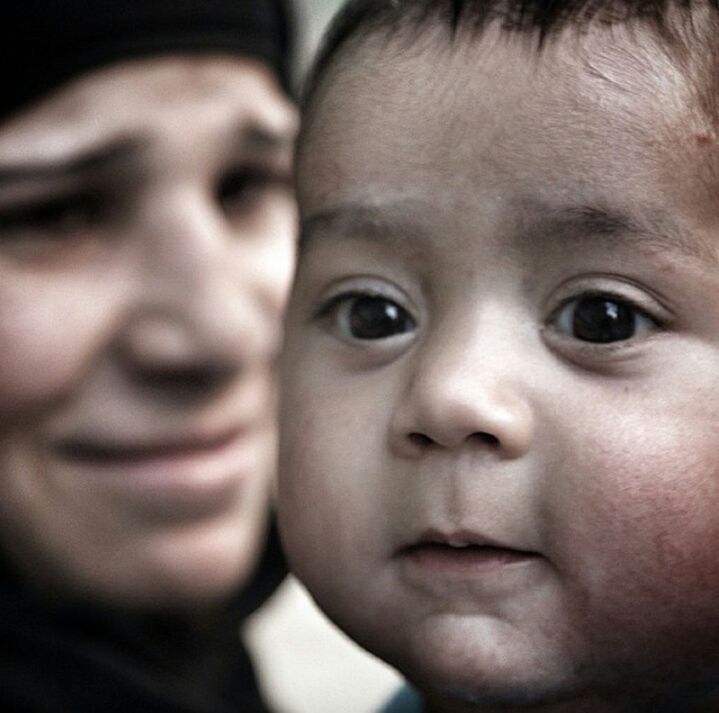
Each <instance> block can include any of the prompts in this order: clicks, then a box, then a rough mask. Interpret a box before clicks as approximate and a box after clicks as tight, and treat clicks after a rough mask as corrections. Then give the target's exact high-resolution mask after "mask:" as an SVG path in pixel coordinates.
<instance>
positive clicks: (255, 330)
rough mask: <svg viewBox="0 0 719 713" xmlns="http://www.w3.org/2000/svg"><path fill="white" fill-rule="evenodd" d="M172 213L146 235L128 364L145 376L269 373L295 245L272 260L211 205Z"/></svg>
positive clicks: (200, 202) (127, 329)
mask: <svg viewBox="0 0 719 713" xmlns="http://www.w3.org/2000/svg"><path fill="white" fill-rule="evenodd" d="M175 205H176V208H175V210H174V211H170V210H166V211H165V213H164V218H165V220H164V221H163V220H161V217H162V216H155V217H154V220H153V221H152V222H151V224H150V226H149V227H148V228H146V229H145V231H144V232H143V244H142V249H141V250H139V251H138V252H137V255H138V265H137V270H136V274H137V275H138V280H139V283H140V284H139V285H136V286H135V288H134V291H133V293H132V299H131V301H130V302H131V309H130V310H129V313H128V315H127V319H126V322H125V325H124V329H123V334H122V347H123V353H124V355H125V357H126V358H127V360H128V361H129V362H130V363H131V364H132V366H133V368H135V369H136V370H142V371H146V372H148V373H162V372H169V373H171V372H187V371H194V372H197V371H203V370H204V371H207V372H216V373H232V372H234V371H237V370H239V369H241V368H245V367H247V366H249V365H252V364H255V365H256V364H257V363H262V365H264V364H265V362H268V361H269V360H271V359H273V358H274V357H275V354H276V350H277V349H278V344H279V339H280V319H281V308H282V304H283V297H284V292H285V290H286V289H287V285H286V283H287V282H288V280H289V276H288V274H287V273H289V269H288V268H287V264H288V263H289V259H288V256H287V255H285V254H284V253H285V252H288V251H289V250H290V249H291V248H290V245H291V242H290V240H289V239H288V240H287V241H286V242H285V243H282V244H281V247H282V249H281V250H278V251H277V254H276V256H275V257H274V259H272V258H271V257H270V258H269V259H268V255H267V250H266V245H265V242H266V241H265V240H264V239H263V236H257V235H253V236H245V235H242V234H241V233H240V234H238V233H237V231H233V230H231V229H230V226H229V225H228V224H227V222H226V221H225V219H224V217H223V215H222V213H221V212H220V211H219V210H217V209H216V208H215V206H214V205H213V204H212V203H211V202H210V201H209V200H208V199H206V198H203V197H202V196H199V197H198V196H186V197H185V200H184V201H178V202H177V203H176V204H175Z"/></svg>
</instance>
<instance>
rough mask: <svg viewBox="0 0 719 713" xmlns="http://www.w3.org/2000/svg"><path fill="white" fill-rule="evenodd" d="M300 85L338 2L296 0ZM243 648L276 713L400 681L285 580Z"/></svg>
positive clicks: (371, 712) (378, 697) (337, 705)
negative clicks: (245, 649)
mask: <svg viewBox="0 0 719 713" xmlns="http://www.w3.org/2000/svg"><path fill="white" fill-rule="evenodd" d="M295 5H296V15H297V20H298V23H299V28H298V29H299V37H300V43H299V47H298V73H297V77H298V84H301V79H302V76H303V74H304V73H305V72H306V70H307V68H308V67H309V65H310V64H311V61H312V56H313V54H314V52H315V50H316V48H317V46H318V44H319V42H320V39H321V37H322V33H323V32H324V30H325V28H326V25H327V23H328V22H329V20H330V19H331V18H332V15H333V14H334V12H335V11H336V10H337V8H338V7H339V6H341V5H342V1H341V0H295ZM244 637H245V640H246V641H247V644H248V646H249V647H250V649H251V650H252V652H253V655H254V658H255V662H256V665H257V668H258V675H259V677H260V684H261V686H262V687H263V689H264V691H265V695H266V697H267V700H268V701H269V702H270V703H271V704H273V705H274V706H275V708H276V710H277V711H278V713H375V712H376V711H377V709H378V708H379V707H380V706H381V705H382V703H383V702H384V701H386V700H387V699H388V698H389V697H390V696H391V695H392V692H393V691H394V690H395V689H396V688H397V687H398V686H399V684H400V678H399V676H398V675H397V674H396V673H395V672H394V671H393V670H392V669H390V668H389V667H388V666H386V665H385V664H384V663H382V662H381V661H379V660H378V659H376V658H375V657H374V656H370V655H369V654H367V653H365V652H364V651H363V650H362V649H360V648H359V647H358V646H356V645H355V644H353V643H352V642H351V641H350V640H349V639H348V638H347V637H346V636H345V635H344V634H342V633H341V632H340V631H339V630H338V629H337V628H336V627H335V626H334V625H332V624H331V623H330V622H329V621H327V619H326V618H325V617H324V615H323V614H322V613H320V611H319V610H318V609H317V607H316V606H315V605H314V603H313V602H312V600H311V599H310V597H309V595H308V594H307V593H306V591H305V590H304V588H303V587H302V585H300V584H299V583H298V582H297V581H296V580H294V579H292V578H290V580H288V581H287V582H285V583H284V585H283V586H282V587H281V588H280V590H279V591H278V592H277V593H276V594H275V596H274V597H273V598H272V599H271V600H270V602H269V603H268V604H267V605H266V606H264V607H263V608H262V609H261V610H260V612H258V613H257V614H256V615H255V616H254V617H252V619H251V620H250V621H249V622H248V624H247V627H246V629H245V632H244Z"/></svg>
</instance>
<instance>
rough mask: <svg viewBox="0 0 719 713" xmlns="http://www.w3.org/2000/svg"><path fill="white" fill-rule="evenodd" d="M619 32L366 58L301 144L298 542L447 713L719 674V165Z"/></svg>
mask: <svg viewBox="0 0 719 713" xmlns="http://www.w3.org/2000/svg"><path fill="white" fill-rule="evenodd" d="M611 37H612V39H611V43H613V44H610V39H609V36H608V35H606V34H603V32H599V31H595V32H592V33H590V34H589V35H588V36H586V37H584V38H583V39H582V40H581V42H578V41H577V42H575V41H573V40H569V39H565V40H562V41H561V42H559V43H550V45H549V46H548V47H547V48H546V50H545V52H544V54H543V55H542V56H541V57H540V58H538V57H537V55H536V52H535V50H534V49H531V48H530V47H529V46H525V45H524V44H521V43H520V41H519V40H516V39H511V38H507V37H499V38H497V37H496V36H495V35H493V34H491V33H490V36H488V37H486V38H485V39H484V40H482V42H481V43H480V46H479V47H477V46H474V47H471V46H464V45H462V43H459V44H457V45H456V46H455V48H454V49H453V50H450V48H449V46H448V43H447V41H446V40H445V39H444V38H440V37H437V38H436V41H434V42H431V41H429V40H428V41H426V42H425V41H423V45H424V48H423V49H422V50H419V49H417V50H410V51H409V52H407V51H402V50H401V49H400V45H399V44H397V43H395V44H392V43H390V45H389V46H387V44H386V43H385V44H384V45H382V47H379V43H378V47H377V48H373V47H372V46H365V47H364V49H362V50H360V52H359V54H358V55H356V56H354V57H353V59H352V62H348V63H347V64H346V65H340V68H339V71H337V72H335V73H333V74H332V75H331V76H330V79H329V80H328V83H327V84H326V85H325V87H324V89H322V91H321V95H320V98H319V103H318V105H317V106H316V111H315V112H314V114H313V118H312V122H311V125H310V126H309V129H308V132H307V134H306V136H305V140H304V143H303V145H302V147H301V151H300V160H299V181H300V199H301V209H302V213H303V220H304V236H303V243H302V246H301V258H300V267H299V274H298V279H297V283H296V286H295V289H294V296H293V298H292V301H291V308H290V316H289V328H288V335H287V344H286V354H285V367H284V404H283V436H282V452H281V486H280V490H281V492H280V495H281V519H282V527H283V534H284V536H285V540H286V544H287V548H288V551H289V556H290V558H291V561H292V563H293V565H294V567H295V568H296V571H297V573H298V574H299V576H300V578H301V579H303V580H304V581H305V582H306V584H307V585H308V587H309V588H310V590H311V591H312V592H313V594H314V595H315V597H316V598H317V600H318V602H319V604H320V605H321V606H322V607H323V608H324V609H325V610H326V611H327V612H328V614H329V615H330V616H331V617H332V618H333V619H334V620H335V621H336V622H337V623H338V624H339V625H340V626H341V627H343V628H344V629H345V630H346V631H347V632H348V633H349V634H350V635H351V636H353V637H354V638H356V639H357V640H358V641H359V642H360V643H362V644H363V645H364V646H366V647H368V648H369V649H370V650H372V651H374V652H376V653H377V654H379V655H380V656H382V657H384V658H386V659H387V660H388V661H390V662H391V663H392V664H394V665H396V666H398V667H399V668H400V669H401V670H403V671H404V672H405V673H406V674H407V675H408V676H409V677H410V678H412V679H413V680H414V681H415V682H416V683H418V684H419V685H420V686H421V687H422V688H424V689H425V692H426V693H427V694H428V696H429V698H430V700H432V701H435V702H436V701H444V702H443V703H441V704H440V705H439V706H438V709H441V710H452V711H455V710H456V711H462V710H464V707H463V706H464V702H467V701H472V700H474V701H485V702H486V704H487V705H489V704H491V703H495V704H500V703H503V704H507V705H509V706H510V708H511V706H512V705H517V706H518V707H521V705H523V704H524V703H528V702H532V701H535V702H536V701H541V700H544V701H556V700H560V699H567V698H569V699H572V701H573V702H572V703H571V704H569V708H568V709H569V710H572V711H579V710H582V711H584V710H591V711H595V710H605V708H604V703H602V701H608V702H607V704H606V705H607V708H606V709H607V710H615V707H614V706H615V705H616V703H617V702H616V701H614V700H612V696H613V695H614V694H617V695H622V694H624V695H626V694H627V692H628V691H629V687H630V686H637V685H640V684H638V682H641V685H646V687H647V688H651V687H652V686H653V685H654V684H656V685H657V686H659V685H660V684H661V682H671V683H672V684H674V683H676V684H677V686H678V688H677V690H678V691H679V690H680V688H679V687H680V685H685V684H686V685H690V686H691V685H693V684H694V683H695V681H693V680H689V677H693V676H696V677H697V678H701V677H702V676H703V674H704V673H705V672H706V671H708V670H711V669H712V667H714V668H716V667H717V664H718V662H719V606H717V594H716V593H717V591H719V557H717V550H718V548H719V398H718V395H719V242H718V241H719V230H718V229H719V204H718V203H717V200H716V196H717V192H716V191H717V188H718V187H719V180H717V173H716V172H715V171H712V163H713V162H715V161H717V160H719V148H718V147H717V145H716V143H717V142H716V141H715V136H714V134H713V133H712V131H711V129H710V128H708V122H705V121H704V120H703V119H702V118H701V116H700V115H699V112H698V111H696V112H692V111H689V110H688V109H687V108H686V107H687V103H686V95H687V94H688V93H689V88H688V87H686V82H685V80H684V78H683V76H681V75H680V74H679V73H678V72H677V70H676V69H675V68H674V66H673V65H672V63H671V62H670V61H669V60H668V59H667V58H666V57H665V56H664V55H663V54H661V53H660V51H659V50H657V49H656V47H654V46H653V45H652V44H651V41H650V39H649V38H648V37H643V36H642V35H641V34H640V35H639V36H638V37H635V39H633V40H631V41H630V40H628V39H626V37H625V36H624V35H623V33H622V32H621V31H616V32H615V33H614V34H613V35H612V36H611ZM432 45H434V46H432ZM714 165H719V164H714ZM685 675H686V678H685ZM681 690H682V691H683V693H686V691H685V690H684V689H681ZM631 695H633V696H639V695H641V692H640V691H637V690H634V691H632V693H631ZM573 697H574V698H573ZM452 702H454V703H452ZM580 702H581V704H582V705H584V707H580ZM473 710H474V709H473ZM482 710H484V709H482ZM543 710H544V709H543ZM552 710H554V708H552ZM562 710H564V709H563V708H562Z"/></svg>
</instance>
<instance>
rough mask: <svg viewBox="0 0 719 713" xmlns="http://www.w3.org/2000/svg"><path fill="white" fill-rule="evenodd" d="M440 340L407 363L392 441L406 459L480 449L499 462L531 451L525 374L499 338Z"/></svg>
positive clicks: (531, 416)
mask: <svg viewBox="0 0 719 713" xmlns="http://www.w3.org/2000/svg"><path fill="white" fill-rule="evenodd" d="M490 332H491V330H486V331H483V330H479V331H478V333H477V334H475V335H473V336H468V335H461V334H460V335H458V337H457V338H447V337H446V335H438V336H437V338H435V339H430V340H428V341H427V343H426V345H425V346H424V347H420V348H419V349H418V351H417V353H416V355H414V357H412V358H413V359H414V362H413V364H412V368H411V369H410V374H409V379H408V383H407V387H406V390H405V392H404V393H403V394H402V396H401V397H400V399H399V403H398V406H397V409H396V411H395V413H394V415H393V421H392V427H391V438H392V441H393V444H394V446H395V448H397V449H399V450H400V451H401V452H402V453H404V454H405V455H409V456H417V455H421V454H423V453H425V452H427V451H428V450H437V449H444V450H447V451H458V450H464V449H480V450H484V451H489V452H492V453H495V454H496V456H497V457H498V458H501V459H513V458H519V457H521V456H522V455H524V454H525V453H526V452H527V451H528V450H529V448H530V447H531V443H532V438H533V432H534V414H533V410H532V406H531V403H530V400H529V398H528V393H527V389H526V387H527V380H526V379H525V378H524V377H525V374H526V369H527V366H526V364H524V365H523V361H526V359H524V360H523V359H522V357H521V356H519V354H520V352H518V351H517V349H518V347H516V346H514V347H510V346H509V345H508V343H507V341H506V340H505V339H504V338H503V335H502V334H497V333H495V334H491V333H490Z"/></svg>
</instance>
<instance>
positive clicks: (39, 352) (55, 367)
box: [0, 268, 117, 418]
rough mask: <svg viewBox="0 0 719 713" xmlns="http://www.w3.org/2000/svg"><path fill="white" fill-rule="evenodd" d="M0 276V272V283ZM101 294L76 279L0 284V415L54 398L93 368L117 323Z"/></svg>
mask: <svg viewBox="0 0 719 713" xmlns="http://www.w3.org/2000/svg"><path fill="white" fill-rule="evenodd" d="M2 280H3V275H2V268H0V283H2ZM107 297H108V295H107V294H106V292H105V290H103V289H99V290H98V288H97V285H94V286H93V287H92V288H90V286H89V285H88V284H87V282H83V281H78V280H55V279H53V277H52V275H49V276H46V277H45V279H44V280H40V279H35V280H27V281H25V282H23V281H21V280H18V279H16V280H8V281H6V284H5V285H2V284H0V415H2V417H3V418H7V417H8V416H13V415H18V416H22V415H26V414H27V413H28V412H32V411H34V410H35V409H37V408H42V407H43V406H44V405H45V404H50V403H52V402H54V401H56V400H57V399H60V398H62V397H63V395H65V394H66V393H67V392H69V391H71V390H72V388H73V386H74V385H75V384H76V383H77V382H79V381H81V380H82V378H83V377H85V376H86V373H87V372H88V371H89V370H91V369H92V368H93V366H94V365H95V362H96V361H97V358H98V355H99V354H100V353H101V352H102V350H103V348H104V347H106V345H107V344H108V343H109V342H110V341H111V340H112V332H113V329H114V328H115V326H116V323H117V314H116V309H114V308H113V300H111V299H108V298H107Z"/></svg>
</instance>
